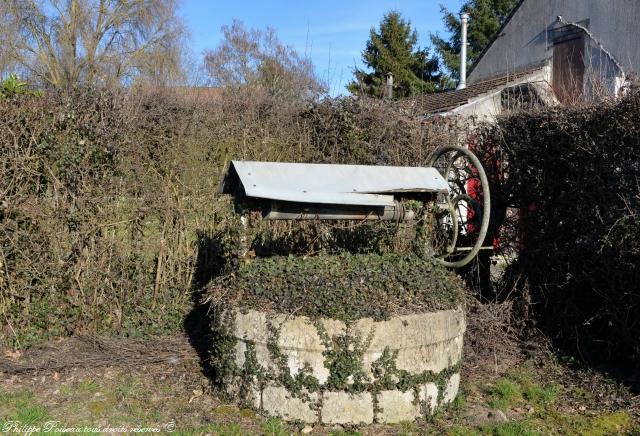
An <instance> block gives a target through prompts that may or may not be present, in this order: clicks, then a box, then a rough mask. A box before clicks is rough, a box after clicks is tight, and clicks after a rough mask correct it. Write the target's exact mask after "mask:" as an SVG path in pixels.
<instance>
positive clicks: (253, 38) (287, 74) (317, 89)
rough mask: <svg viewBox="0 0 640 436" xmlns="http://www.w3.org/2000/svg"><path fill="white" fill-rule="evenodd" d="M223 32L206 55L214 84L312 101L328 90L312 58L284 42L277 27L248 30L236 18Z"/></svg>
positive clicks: (287, 98)
mask: <svg viewBox="0 0 640 436" xmlns="http://www.w3.org/2000/svg"><path fill="white" fill-rule="evenodd" d="M222 34H223V35H224V40H223V41H222V42H221V43H220V45H219V46H218V47H217V48H215V49H213V50H209V51H208V52H207V53H205V58H204V64H205V68H206V69H207V71H208V73H209V76H210V78H211V82H212V85H213V86H217V87H232V88H242V87H247V88H249V89H250V90H251V91H258V92H260V91H261V92H266V93H267V94H269V95H271V96H275V97H279V98H280V99H284V100H291V99H303V100H304V99H307V100H310V99H312V98H314V97H316V96H318V95H320V94H322V93H324V92H325V88H326V87H325V86H323V85H322V84H321V83H320V81H319V80H318V79H317V77H316V75H315V72H314V69H313V64H312V63H311V60H310V59H309V58H307V57H301V56H300V55H299V54H298V53H297V52H296V51H295V50H294V49H293V48H292V47H290V46H287V45H285V44H283V43H282V42H281V41H280V40H279V39H278V36H277V35H276V32H275V30H274V29H272V28H267V29H266V30H260V29H246V28H245V27H244V25H243V24H242V22H240V21H237V20H234V21H233V23H232V24H231V25H230V26H223V27H222Z"/></svg>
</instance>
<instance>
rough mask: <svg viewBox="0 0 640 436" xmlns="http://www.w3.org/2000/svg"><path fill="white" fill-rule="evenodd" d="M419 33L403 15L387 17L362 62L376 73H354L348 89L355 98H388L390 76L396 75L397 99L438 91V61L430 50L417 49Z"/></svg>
mask: <svg viewBox="0 0 640 436" xmlns="http://www.w3.org/2000/svg"><path fill="white" fill-rule="evenodd" d="M417 42H418V33H417V32H416V31H415V29H412V28H411V23H410V22H409V21H406V20H404V19H403V18H402V16H401V15H400V13H399V12H396V11H390V12H388V13H387V14H385V16H384V18H383V19H382V22H381V23H380V27H379V29H378V30H376V29H374V28H372V29H371V32H370V36H369V40H368V41H367V46H366V49H365V50H364V51H363V52H362V61H363V62H364V64H365V65H366V66H367V67H368V68H369V69H370V70H372V71H371V72H366V71H363V70H361V69H356V70H355V71H354V75H355V80H353V81H352V82H351V83H349V85H347V89H348V90H349V91H351V93H353V94H367V95H370V96H374V97H383V96H384V95H385V83H386V77H387V74H389V73H391V74H392V75H393V81H394V86H393V95H394V97H395V98H400V97H408V96H413V95H420V94H424V93H428V92H433V91H434V90H436V89H437V87H438V83H439V78H440V75H439V73H438V70H439V65H438V60H437V59H436V58H435V57H430V56H429V51H428V50H427V49H421V48H420V47H416V44H417Z"/></svg>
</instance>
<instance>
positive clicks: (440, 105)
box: [414, 65, 541, 114]
mask: <svg viewBox="0 0 640 436" xmlns="http://www.w3.org/2000/svg"><path fill="white" fill-rule="evenodd" d="M540 68H541V66H539V65H537V66H535V67H530V68H527V69H525V70H520V71H517V72H511V73H509V74H504V75H501V76H497V77H494V78H491V79H487V80H483V81H480V82H476V83H473V84H470V85H467V87H466V88H465V89H459V90H458V89H456V90H452V91H443V92H436V93H434V94H427V95H423V96H422V97H418V98H416V99H415V101H414V105H415V110H417V111H420V112H422V113H424V114H435V113H442V112H447V111H450V110H452V109H455V108H457V107H460V106H462V105H465V104H467V103H468V102H469V100H471V99H473V98H475V97H479V96H481V95H482V94H486V93H488V92H491V91H496V90H499V89H500V88H504V87H506V86H507V85H509V84H512V83H514V82H517V81H518V80H520V79H522V78H524V77H526V76H529V75H531V74H533V73H535V72H536V71H538V70H540Z"/></svg>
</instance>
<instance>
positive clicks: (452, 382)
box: [442, 373, 460, 404]
mask: <svg viewBox="0 0 640 436" xmlns="http://www.w3.org/2000/svg"><path fill="white" fill-rule="evenodd" d="M459 388H460V374H458V373H456V374H453V375H452V376H451V377H450V378H449V381H448V382H447V386H446V387H445V389H444V395H443V396H442V403H443V404H448V403H451V402H452V401H453V400H455V398H456V395H458V389H459Z"/></svg>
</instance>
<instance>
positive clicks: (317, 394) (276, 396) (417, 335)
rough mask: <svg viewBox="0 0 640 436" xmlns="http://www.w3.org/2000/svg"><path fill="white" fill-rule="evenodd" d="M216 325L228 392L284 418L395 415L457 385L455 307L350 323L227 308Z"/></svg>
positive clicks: (444, 399)
mask: <svg viewBox="0 0 640 436" xmlns="http://www.w3.org/2000/svg"><path fill="white" fill-rule="evenodd" d="M363 304H366V302H363ZM213 326H214V334H215V337H216V342H215V344H214V351H213V353H212V362H213V365H214V367H215V368H216V371H217V374H218V377H219V380H218V381H219V382H220V383H221V384H222V385H223V387H224V388H225V390H226V391H227V393H228V394H230V395H231V396H232V397H233V398H235V399H237V400H238V401H239V402H241V403H244V404H245V405H248V406H250V407H252V408H253V409H255V410H258V411H261V412H264V413H266V414H268V415H271V416H277V417H280V418H283V419H285V420H289V421H303V422H307V423H316V422H320V423H324V424H369V423H372V422H374V421H375V422H384V423H395V422H399V421H405V420H413V419H416V418H418V417H421V416H427V415H428V414H431V413H433V412H434V411H435V410H436V409H437V408H439V407H441V406H443V405H445V404H447V403H450V402H451V401H453V399H454V398H455V397H456V395H457V392H458V386H459V382H460V375H459V368H460V361H461V357H462V339H463V334H464V331H465V320H464V313H463V311H462V310H461V309H458V310H442V311H436V312H431V313H423V314H415V315H406V316H397V317H393V318H391V319H389V320H387V321H373V320H372V319H370V318H364V319H360V320H358V321H356V322H353V323H350V324H346V323H344V322H342V321H337V320H331V319H320V320H312V319H310V318H308V317H306V316H285V315H278V314H269V313H267V312H262V311H256V310H240V309H225V310H217V311H216V312H215V313H214V314H213Z"/></svg>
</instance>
